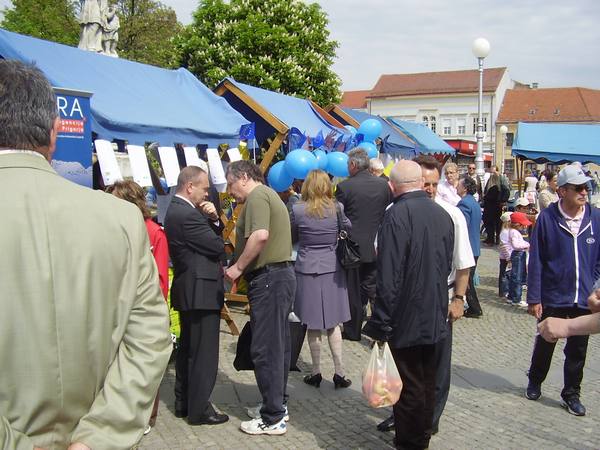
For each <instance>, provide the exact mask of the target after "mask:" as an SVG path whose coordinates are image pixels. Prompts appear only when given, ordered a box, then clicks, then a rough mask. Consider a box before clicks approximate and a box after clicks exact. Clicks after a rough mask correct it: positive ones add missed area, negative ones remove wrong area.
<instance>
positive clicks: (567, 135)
mask: <svg viewBox="0 0 600 450" xmlns="http://www.w3.org/2000/svg"><path fill="white" fill-rule="evenodd" d="M512 154H513V156H517V157H519V158H521V159H529V160H532V161H535V162H537V163H544V162H552V163H555V164H564V163H568V162H572V161H580V162H582V163H588V162H593V163H596V164H600V125H598V124H589V125H582V124H563V123H556V124H554V123H524V122H519V125H518V128H517V136H516V138H515V140H514V142H513V145H512Z"/></svg>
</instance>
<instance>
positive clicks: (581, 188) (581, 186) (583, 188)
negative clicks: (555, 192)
mask: <svg viewBox="0 0 600 450" xmlns="http://www.w3.org/2000/svg"><path fill="white" fill-rule="evenodd" d="M565 187H568V188H570V189H572V190H574V191H575V192H583V191H586V192H587V190H588V185H587V184H577V185H575V184H567V185H566V186H565Z"/></svg>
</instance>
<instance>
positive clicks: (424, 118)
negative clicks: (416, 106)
mask: <svg viewBox="0 0 600 450" xmlns="http://www.w3.org/2000/svg"><path fill="white" fill-rule="evenodd" d="M423 123H424V124H425V125H427V126H429V117H427V116H423Z"/></svg>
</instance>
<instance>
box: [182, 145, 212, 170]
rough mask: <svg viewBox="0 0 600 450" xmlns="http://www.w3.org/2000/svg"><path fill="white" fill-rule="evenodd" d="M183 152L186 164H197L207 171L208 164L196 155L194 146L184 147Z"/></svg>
mask: <svg viewBox="0 0 600 450" xmlns="http://www.w3.org/2000/svg"><path fill="white" fill-rule="evenodd" d="M183 153H184V154H185V163H186V164H187V165H188V166H197V167H200V168H201V169H202V170H204V171H205V172H206V173H208V165H207V164H206V162H204V161H202V160H201V159H200V158H199V157H198V152H197V151H196V147H184V148H183Z"/></svg>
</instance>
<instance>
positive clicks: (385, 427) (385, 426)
mask: <svg viewBox="0 0 600 450" xmlns="http://www.w3.org/2000/svg"><path fill="white" fill-rule="evenodd" d="M377 429H378V430H379V431H392V430H393V429H394V415H393V414H392V415H391V416H390V417H388V418H387V419H385V420H384V421H383V422H381V423H380V424H378V425H377Z"/></svg>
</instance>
